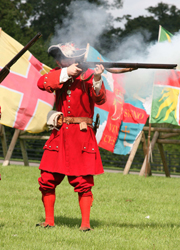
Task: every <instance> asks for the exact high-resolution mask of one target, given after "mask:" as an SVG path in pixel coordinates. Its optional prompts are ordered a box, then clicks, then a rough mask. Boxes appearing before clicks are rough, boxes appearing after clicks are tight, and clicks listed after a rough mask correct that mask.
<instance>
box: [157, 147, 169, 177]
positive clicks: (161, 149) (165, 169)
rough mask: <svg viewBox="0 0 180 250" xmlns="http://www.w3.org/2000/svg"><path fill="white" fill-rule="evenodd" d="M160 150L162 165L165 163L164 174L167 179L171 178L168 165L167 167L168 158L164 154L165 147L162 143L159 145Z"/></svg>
mask: <svg viewBox="0 0 180 250" xmlns="http://www.w3.org/2000/svg"><path fill="white" fill-rule="evenodd" d="M158 148H159V151H160V155H161V159H162V163H163V167H164V172H165V174H166V177H170V172H169V169H168V165H167V162H166V156H165V153H164V149H163V145H162V144H161V143H158Z"/></svg>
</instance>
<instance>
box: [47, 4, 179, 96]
mask: <svg viewBox="0 0 180 250" xmlns="http://www.w3.org/2000/svg"><path fill="white" fill-rule="evenodd" d="M69 11H70V13H71V19H68V18H65V19H64V22H63V24H62V25H61V26H60V25H57V27H56V36H55V37H53V39H52V41H51V44H57V43H66V42H74V43H75V44H76V45H77V46H79V47H86V45H87V43H89V44H90V45H91V46H93V47H94V46H95V44H96V43H97V42H98V40H99V38H100V35H101V34H102V32H103V31H104V29H105V28H107V27H106V25H107V23H108V18H109V14H108V13H107V12H106V11H105V9H103V8H100V7H97V6H96V5H94V4H91V3H88V2H84V1H75V2H72V3H71V4H70V6H69ZM149 36H150V34H149V33H148V31H145V30H141V31H139V32H137V33H136V34H132V35H130V36H128V37H126V38H124V39H123V40H121V41H120V42H119V44H116V46H115V51H110V52H109V53H108V54H107V55H103V56H106V57H107V58H109V59H110V60H112V61H120V62H137V63H157V64H163V63H167V64H171V63H173V64H178V65H179V66H180V50H179V44H180V33H177V34H175V35H174V36H173V37H172V42H171V43H169V42H161V43H158V42H156V43H152V44H147V43H146V42H145V40H147V38H148V37H149ZM144 38H146V39H144ZM157 38H158V34H157ZM95 48H96V47H95ZM157 71H158V73H159V77H160V78H161V79H162V80H163V78H166V77H167V72H170V71H168V70H154V69H138V70H136V71H132V72H129V73H125V74H124V87H125V89H126V95H127V96H128V97H134V96H139V97H140V98H147V96H150V95H151V94H152V86H153V82H154V78H155V75H156V73H157Z"/></svg>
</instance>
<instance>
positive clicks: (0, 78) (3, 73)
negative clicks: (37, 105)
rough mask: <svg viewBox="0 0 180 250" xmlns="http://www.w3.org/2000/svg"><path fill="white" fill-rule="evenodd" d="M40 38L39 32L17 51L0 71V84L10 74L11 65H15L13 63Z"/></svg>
mask: <svg viewBox="0 0 180 250" xmlns="http://www.w3.org/2000/svg"><path fill="white" fill-rule="evenodd" d="M40 37H41V33H40V32H39V33H38V34H37V35H36V36H35V37H34V38H33V39H31V41H30V42H28V44H26V46H24V48H23V49H22V50H20V51H19V53H17V55H15V57H13V59H12V60H11V61H10V62H8V63H7V64H6V65H5V66H4V68H2V69H1V71H0V83H1V82H2V81H3V80H4V79H5V78H6V76H7V75H8V74H9V72H10V68H11V67H12V65H13V64H15V62H16V61H17V60H18V59H19V58H20V57H21V56H22V55H23V54H24V53H25V52H26V51H27V50H28V49H29V48H30V47H31V46H32V45H33V44H34V43H35V42H36V41H37V40H38V39H39V38H40Z"/></svg>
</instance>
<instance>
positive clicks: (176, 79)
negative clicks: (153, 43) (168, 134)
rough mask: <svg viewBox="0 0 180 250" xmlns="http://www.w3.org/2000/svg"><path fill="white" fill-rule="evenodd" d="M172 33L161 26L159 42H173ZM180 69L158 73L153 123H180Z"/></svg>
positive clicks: (152, 114)
mask: <svg viewBox="0 0 180 250" xmlns="http://www.w3.org/2000/svg"><path fill="white" fill-rule="evenodd" d="M172 36H173V35H172V34H171V33H170V32H168V31H167V30H165V29H164V28H163V27H162V26H160V28H159V39H158V40H159V42H164V41H168V42H171V38H172ZM179 103H180V71H179V70H170V71H169V70H168V71H164V72H163V73H162V72H159V73H157V74H156V77H155V81H154V85H153V96H152V106H151V115H150V122H151V123H170V124H173V125H180V120H179V119H180V118H179V117H180V114H179V113H180V108H179Z"/></svg>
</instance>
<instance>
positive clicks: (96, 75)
mask: <svg viewBox="0 0 180 250" xmlns="http://www.w3.org/2000/svg"><path fill="white" fill-rule="evenodd" d="M103 72H104V66H103V65H102V64H97V65H96V68H95V69H94V81H95V82H97V81H99V80H100V79H101V74H102V73H103Z"/></svg>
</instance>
